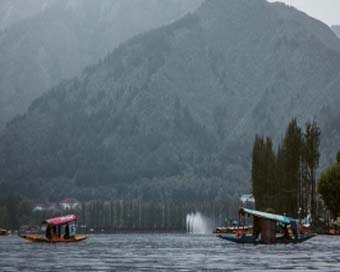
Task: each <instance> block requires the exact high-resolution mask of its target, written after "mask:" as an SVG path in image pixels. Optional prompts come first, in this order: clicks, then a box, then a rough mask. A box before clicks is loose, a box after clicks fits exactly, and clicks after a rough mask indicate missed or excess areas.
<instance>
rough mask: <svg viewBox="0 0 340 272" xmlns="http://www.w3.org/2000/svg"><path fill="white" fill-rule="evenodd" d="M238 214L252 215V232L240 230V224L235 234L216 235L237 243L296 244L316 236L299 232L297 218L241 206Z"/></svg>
mask: <svg viewBox="0 0 340 272" xmlns="http://www.w3.org/2000/svg"><path fill="white" fill-rule="evenodd" d="M239 214H240V216H243V217H244V218H246V216H248V217H249V216H252V217H253V221H254V227H253V230H252V233H248V232H245V231H242V226H240V227H239V228H240V231H239V232H236V233H235V234H228V233H218V234H217V237H219V238H221V239H224V240H227V241H230V242H234V243H239V244H291V243H292V244H296V243H301V242H304V241H306V240H309V239H311V238H313V237H314V236H316V234H314V233H304V232H299V231H298V227H297V226H298V224H297V220H296V219H293V218H289V217H287V216H283V215H277V214H272V213H265V212H261V211H255V210H251V209H246V208H241V209H240V212H239ZM243 222H245V220H244V221H243Z"/></svg>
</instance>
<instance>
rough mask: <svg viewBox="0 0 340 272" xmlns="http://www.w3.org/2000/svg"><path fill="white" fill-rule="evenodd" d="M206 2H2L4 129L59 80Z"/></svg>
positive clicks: (0, 104) (0, 119) (0, 106)
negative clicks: (123, 43)
mask: <svg viewBox="0 0 340 272" xmlns="http://www.w3.org/2000/svg"><path fill="white" fill-rule="evenodd" d="M201 2H202V0H188V1H182V0H173V1H162V0H148V1H143V0H129V1H126V0H113V1H112V0H102V1H99V2H98V1H92V0H58V1H56V0H46V1H45V0H44V1H41V0H27V1H17V0H14V1H12V0H11V1H7V0H4V1H1V3H0V15H3V16H2V17H1V19H0V29H1V30H2V31H1V32H0V55H1V58H0V129H1V128H3V127H4V125H5V123H6V122H7V121H8V120H10V119H12V118H13V117H14V116H15V115H16V114H18V113H24V112H25V111H26V110H27V108H28V106H29V105H30V104H31V102H32V101H33V100H34V99H35V98H37V97H38V96H40V95H41V94H42V93H43V92H45V91H46V90H47V89H48V88H50V87H52V86H54V85H55V84H57V83H58V82H59V81H60V80H61V79H64V78H71V77H74V76H77V75H79V74H80V72H81V70H82V69H83V68H85V67H86V66H87V65H90V64H93V63H95V62H98V60H99V59H100V58H102V57H104V56H105V55H107V54H108V53H109V52H111V51H112V50H113V49H114V48H115V47H117V46H118V45H119V44H120V43H121V42H123V41H125V40H127V39H129V38H130V37H132V36H134V35H136V34H138V33H142V32H144V31H147V30H150V29H152V28H156V27H159V26H162V25H165V24H168V23H171V22H173V21H175V20H176V19H178V18H180V17H182V16H183V15H185V14H186V13H187V12H189V11H191V10H193V9H195V8H197V7H198V6H199V5H200V4H201Z"/></svg>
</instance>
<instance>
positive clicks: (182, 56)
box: [0, 0, 340, 200]
mask: <svg viewBox="0 0 340 272" xmlns="http://www.w3.org/2000/svg"><path fill="white" fill-rule="evenodd" d="M339 74H340V41H339V40H338V39H337V38H336V37H335V35H334V34H333V32H332V31H331V30H330V29H329V28H328V27H327V26H326V25H324V24H322V23H320V22H319V21H316V20H314V19H312V18H310V17H308V16H306V15H305V14H303V13H300V12H298V11H297V10H295V9H293V8H290V7H287V6H285V5H282V4H269V3H267V2H266V1H265V0H252V1H250V0H225V1H220V0H210V1H206V2H205V3H204V4H203V5H202V6H201V7H200V8H199V9H198V10H197V11H196V12H195V13H193V14H191V15H187V16H186V17H184V18H183V19H181V20H179V21H177V22H175V23H173V24H171V25H169V26H166V27H162V28H159V29H156V30H153V31H150V32H147V33H145V34H142V35H138V36H136V37H134V38H132V39H130V40H129V41H128V42H126V43H124V44H122V45H121V46H119V48H117V49H116V50H114V51H113V52H112V53H111V54H109V55H108V56H107V57H106V58H105V59H104V60H103V61H101V62H100V63H98V64H97V65H94V66H90V67H88V68H86V69H85V70H84V71H83V73H82V75H81V76H79V77H77V78H73V79H71V80H67V81H64V82H62V83H60V84H59V85H58V86H56V87H55V88H52V89H51V90H49V91H48V92H47V93H46V94H44V95H43V96H41V97H40V98H38V99H36V100H35V101H34V102H33V103H32V105H31V106H30V108H29V110H28V111H27V112H26V113H25V114H24V115H22V116H20V117H18V118H16V119H15V120H13V121H12V122H10V123H9V124H8V126H7V128H6V130H5V131H4V132H3V134H2V136H1V138H0V171H1V173H2V176H1V179H2V183H3V188H4V191H6V190H13V189H14V188H15V189H16V190H21V191H22V192H25V193H27V194H29V195H30V196H31V197H34V198H42V197H51V196H52V195H53V197H56V195H57V196H59V195H60V196H61V195H63V194H66V193H67V194H72V195H73V196H77V197H80V198H96V197H101V198H104V197H108V198H109V197H131V198H137V197H138V198H145V199H157V198H163V199H178V200H184V199H186V200H204V199H206V200H212V199H218V198H220V199H223V198H225V197H227V196H233V195H234V194H235V195H237V194H239V193H241V192H246V191H247V190H250V183H249V173H250V166H249V165H250V164H249V160H250V159H249V158H250V152H251V149H252V143H253V140H254V137H255V135H256V134H265V135H268V136H271V137H273V138H274V139H275V140H276V142H279V140H280V138H279V137H280V135H282V134H283V132H284V129H285V128H286V126H287V124H288V122H289V121H290V120H291V118H292V117H295V116H296V117H297V118H298V121H299V122H305V121H307V120H311V119H313V118H316V119H317V121H319V122H320V125H321V127H323V126H324V125H325V122H323V121H322V120H324V119H323V116H326V115H325V112H328V113H327V114H333V113H334V112H337V111H338V109H337V107H336V105H338V104H337V103H338V100H339V96H340V95H339V88H338V87H339V85H338V81H339ZM328 136H329V135H323V139H325V141H326V140H327V139H328V140H329V141H330V144H329V145H328V146H329V147H328V148H329V149H332V148H333V147H334V146H335V145H336V144H337V143H336V142H333V141H332V139H330V138H329V137H328ZM327 137H328V138H327ZM332 152H334V153H335V150H334V151H333V150H331V151H330V152H328V153H327V156H332ZM322 155H323V156H324V153H323V154H322ZM48 191H49V192H52V191H53V194H52V193H50V194H49V193H46V192H48ZM42 192H44V193H42ZM65 192H66V193H65Z"/></svg>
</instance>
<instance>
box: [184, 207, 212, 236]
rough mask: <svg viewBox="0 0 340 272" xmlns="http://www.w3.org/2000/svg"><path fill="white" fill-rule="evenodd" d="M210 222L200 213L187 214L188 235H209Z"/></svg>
mask: <svg viewBox="0 0 340 272" xmlns="http://www.w3.org/2000/svg"><path fill="white" fill-rule="evenodd" d="M208 222H209V220H208V219H207V218H206V217H204V216H203V215H202V214H201V213H200V212H192V213H188V214H187V220H186V225H187V233H191V234H209V233H211V229H210V228H209V223H208Z"/></svg>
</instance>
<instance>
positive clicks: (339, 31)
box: [332, 25, 340, 38]
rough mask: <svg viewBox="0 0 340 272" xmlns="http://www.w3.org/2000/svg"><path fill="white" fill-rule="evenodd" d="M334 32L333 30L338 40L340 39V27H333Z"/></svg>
mask: <svg viewBox="0 0 340 272" xmlns="http://www.w3.org/2000/svg"><path fill="white" fill-rule="evenodd" d="M332 30H333V31H334V33H335V34H336V35H337V36H338V38H340V25H334V26H332Z"/></svg>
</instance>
